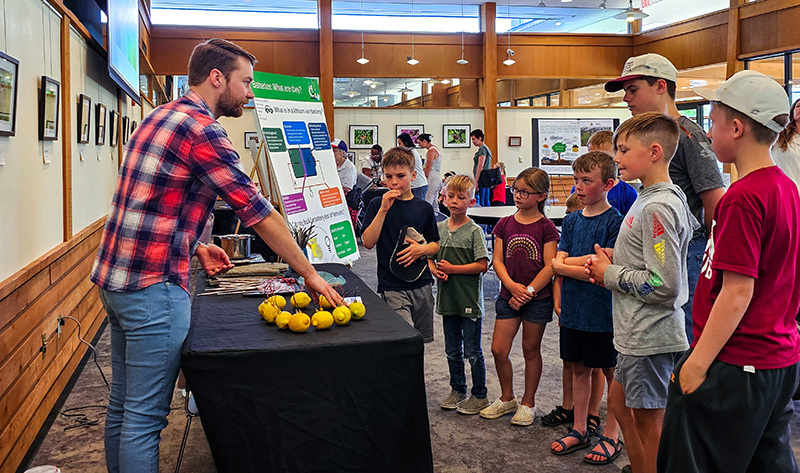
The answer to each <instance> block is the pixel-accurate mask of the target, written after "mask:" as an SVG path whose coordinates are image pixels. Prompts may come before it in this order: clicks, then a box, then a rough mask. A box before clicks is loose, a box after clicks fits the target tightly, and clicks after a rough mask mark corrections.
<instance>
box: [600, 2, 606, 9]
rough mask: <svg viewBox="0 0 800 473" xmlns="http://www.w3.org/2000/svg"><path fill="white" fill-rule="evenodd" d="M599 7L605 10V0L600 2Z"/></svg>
mask: <svg viewBox="0 0 800 473" xmlns="http://www.w3.org/2000/svg"><path fill="white" fill-rule="evenodd" d="M600 8H601V9H603V10H605V9H606V8H607V7H606V0H603V1H602V2H600Z"/></svg>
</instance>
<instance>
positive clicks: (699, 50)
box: [620, 10, 728, 70]
mask: <svg viewBox="0 0 800 473" xmlns="http://www.w3.org/2000/svg"><path fill="white" fill-rule="evenodd" d="M698 46H699V47H698ZM727 47H728V12H727V10H725V11H721V12H715V13H710V14H708V15H704V16H701V17H698V18H694V19H691V20H686V21H682V22H680V23H677V24H675V25H671V26H666V27H663V28H658V29H656V30H653V31H647V32H645V33H640V34H637V35H635V36H634V48H633V55H634V56H638V55H640V54H645V53H657V54H661V55H662V56H664V57H666V58H668V59H669V60H670V61H671V62H672V63H673V64H674V65H675V67H677V68H678V70H682V69H689V68H692V67H699V66H708V65H711V64H718V63H724V62H725V61H726V58H727ZM623 61H624V60H623ZM622 64H623V63H620V68H621V67H622Z"/></svg>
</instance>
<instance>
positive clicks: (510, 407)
mask: <svg viewBox="0 0 800 473" xmlns="http://www.w3.org/2000/svg"><path fill="white" fill-rule="evenodd" d="M516 409H517V398H514V399H512V400H510V401H501V400H500V398H497V399H495V400H494V402H493V403H492V404H491V405H490V406H489V407H487V408H486V409H483V410H482V411H481V417H483V418H484V419H497V418H498V417H503V416H504V415H506V414H511V413H512V412H514V411H515V410H516Z"/></svg>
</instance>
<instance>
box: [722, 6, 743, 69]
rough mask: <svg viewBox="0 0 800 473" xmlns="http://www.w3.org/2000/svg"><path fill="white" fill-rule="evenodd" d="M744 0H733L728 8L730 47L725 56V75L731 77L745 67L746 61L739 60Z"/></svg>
mask: <svg viewBox="0 0 800 473" xmlns="http://www.w3.org/2000/svg"><path fill="white" fill-rule="evenodd" d="M742 4H743V1H742V0H731V7H730V9H728V49H727V50H726V57H725V77H730V76H732V75H733V74H735V73H736V72H738V71H741V70H742V69H744V62H742V61H739V53H740V50H741V27H742V25H741V23H740V22H739V6H740V5H742Z"/></svg>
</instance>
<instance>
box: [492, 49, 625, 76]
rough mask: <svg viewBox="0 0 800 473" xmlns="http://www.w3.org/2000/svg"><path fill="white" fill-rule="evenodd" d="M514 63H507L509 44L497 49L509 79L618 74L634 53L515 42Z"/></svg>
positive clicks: (500, 66) (502, 72)
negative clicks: (504, 63)
mask: <svg viewBox="0 0 800 473" xmlns="http://www.w3.org/2000/svg"><path fill="white" fill-rule="evenodd" d="M511 43H512V45H513V49H514V51H515V52H516V55H515V56H514V60H515V61H517V63H516V64H514V65H512V66H505V65H503V60H505V56H506V55H505V45H503V46H498V47H497V48H496V51H497V52H496V55H497V58H496V65H497V68H498V69H497V70H498V75H499V76H500V77H507V78H526V77H538V78H551V79H561V78H565V77H570V78H591V77H617V74H619V71H620V70H621V69H622V65H623V64H625V60H626V59H628V58H629V57H630V56H631V55H632V54H631V52H632V50H633V48H631V47H630V46H591V45H584V46H568V45H530V44H519V45H515V44H514V40H513V39H512V40H511Z"/></svg>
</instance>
